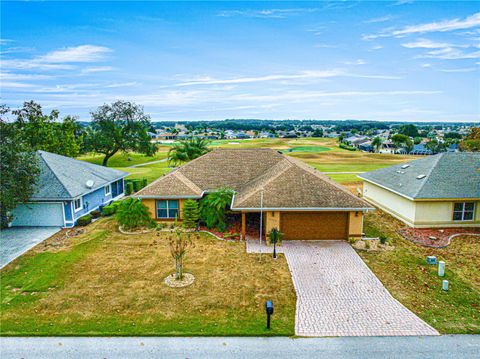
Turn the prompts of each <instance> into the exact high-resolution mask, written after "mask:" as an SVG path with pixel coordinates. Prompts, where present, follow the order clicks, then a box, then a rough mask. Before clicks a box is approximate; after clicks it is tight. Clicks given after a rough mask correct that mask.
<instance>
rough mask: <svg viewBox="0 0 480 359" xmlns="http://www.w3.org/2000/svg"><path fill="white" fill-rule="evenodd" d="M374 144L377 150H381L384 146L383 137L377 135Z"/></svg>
mask: <svg viewBox="0 0 480 359" xmlns="http://www.w3.org/2000/svg"><path fill="white" fill-rule="evenodd" d="M372 146H373V148H375V152H378V151H380V148H381V147H382V139H381V138H380V137H375V138H374V139H373V141H372Z"/></svg>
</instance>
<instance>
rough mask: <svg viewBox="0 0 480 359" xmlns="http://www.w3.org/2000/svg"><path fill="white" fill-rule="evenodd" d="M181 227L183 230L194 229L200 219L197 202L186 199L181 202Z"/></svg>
mask: <svg viewBox="0 0 480 359" xmlns="http://www.w3.org/2000/svg"><path fill="white" fill-rule="evenodd" d="M182 218H183V226H184V227H185V228H196V227H197V224H198V221H199V219H200V208H199V206H198V202H197V201H195V200H193V199H188V200H186V201H185V202H183V209H182Z"/></svg>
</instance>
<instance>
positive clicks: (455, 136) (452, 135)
mask: <svg viewBox="0 0 480 359" xmlns="http://www.w3.org/2000/svg"><path fill="white" fill-rule="evenodd" d="M443 138H444V139H448V138H451V139H458V140H460V139H461V138H462V135H461V134H459V133H458V132H447V133H446V134H445V135H443Z"/></svg>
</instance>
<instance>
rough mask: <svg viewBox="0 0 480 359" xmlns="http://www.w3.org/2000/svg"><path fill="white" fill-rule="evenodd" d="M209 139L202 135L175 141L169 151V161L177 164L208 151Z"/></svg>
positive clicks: (174, 164)
mask: <svg viewBox="0 0 480 359" xmlns="http://www.w3.org/2000/svg"><path fill="white" fill-rule="evenodd" d="M208 144H209V142H208V140H206V139H203V138H200V137H191V138H188V139H186V140H181V141H178V142H175V143H174V144H173V146H172V148H170V150H169V151H168V163H169V165H170V164H172V163H173V166H175V167H176V166H177V165H178V164H179V163H181V162H188V161H191V160H194V159H195V158H198V157H200V156H202V155H204V154H205V153H207V152H208V151H210V150H209V149H208Z"/></svg>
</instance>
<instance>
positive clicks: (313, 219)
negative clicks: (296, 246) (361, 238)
mask: <svg viewBox="0 0 480 359" xmlns="http://www.w3.org/2000/svg"><path fill="white" fill-rule="evenodd" d="M280 228H281V231H282V232H283V233H284V239H302V240H307V239H347V236H348V212H283V213H282V214H281V216H280Z"/></svg>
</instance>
